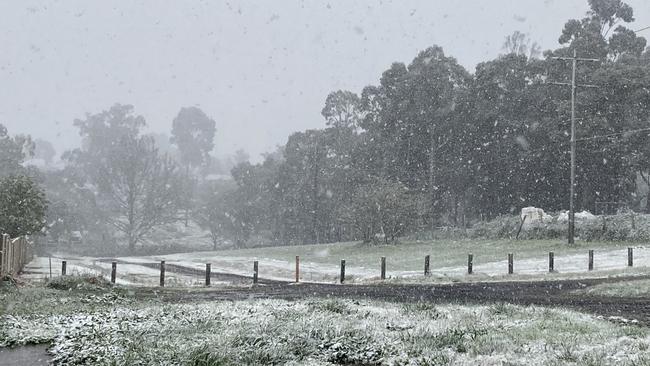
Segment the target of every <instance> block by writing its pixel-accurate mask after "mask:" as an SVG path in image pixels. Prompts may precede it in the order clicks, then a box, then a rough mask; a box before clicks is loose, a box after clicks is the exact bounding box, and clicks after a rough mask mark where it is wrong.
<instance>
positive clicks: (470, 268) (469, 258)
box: [467, 253, 474, 274]
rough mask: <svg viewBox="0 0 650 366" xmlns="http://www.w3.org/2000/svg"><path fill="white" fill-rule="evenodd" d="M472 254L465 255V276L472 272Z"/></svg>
mask: <svg viewBox="0 0 650 366" xmlns="http://www.w3.org/2000/svg"><path fill="white" fill-rule="evenodd" d="M473 267H474V254H472V253H469V254H468V255H467V274H472V273H473V272H474V268H473Z"/></svg>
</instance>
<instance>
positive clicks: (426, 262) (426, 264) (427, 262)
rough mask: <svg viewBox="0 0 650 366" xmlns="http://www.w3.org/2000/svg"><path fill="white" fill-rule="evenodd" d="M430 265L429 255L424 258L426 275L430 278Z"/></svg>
mask: <svg viewBox="0 0 650 366" xmlns="http://www.w3.org/2000/svg"><path fill="white" fill-rule="evenodd" d="M429 263H430V257H429V255H428V254H427V255H425V256H424V275H425V276H429V275H431V271H430V270H429Z"/></svg>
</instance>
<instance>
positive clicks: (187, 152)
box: [170, 107, 216, 168]
mask: <svg viewBox="0 0 650 366" xmlns="http://www.w3.org/2000/svg"><path fill="white" fill-rule="evenodd" d="M215 131H216V129H215V122H214V120H212V119H210V117H208V116H207V115H206V114H205V113H204V112H203V111H202V110H201V109H199V108H197V107H186V108H181V110H180V112H178V115H177V116H176V118H174V122H173V123H172V137H171V139H170V141H171V142H172V143H173V144H175V145H176V146H178V150H179V153H180V158H181V163H182V164H183V166H185V167H187V168H190V167H197V166H200V165H203V164H205V163H207V162H208V161H209V159H210V155H209V153H210V151H212V149H214V134H215Z"/></svg>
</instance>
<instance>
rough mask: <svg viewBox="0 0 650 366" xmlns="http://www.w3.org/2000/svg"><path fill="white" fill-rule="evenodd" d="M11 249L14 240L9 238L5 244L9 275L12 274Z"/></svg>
mask: <svg viewBox="0 0 650 366" xmlns="http://www.w3.org/2000/svg"><path fill="white" fill-rule="evenodd" d="M13 249H14V241H13V240H9V245H7V273H8V274H9V275H10V276H11V275H13V274H14V263H13V257H14V253H13Z"/></svg>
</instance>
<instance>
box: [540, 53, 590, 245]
mask: <svg viewBox="0 0 650 366" xmlns="http://www.w3.org/2000/svg"><path fill="white" fill-rule="evenodd" d="M552 59H554V60H565V61H566V60H571V66H572V67H571V84H569V83H551V84H555V85H565V86H570V87H571V188H570V193H569V196H570V197H569V233H568V243H569V244H571V245H572V244H574V243H575V240H574V238H575V205H574V200H575V183H576V88H577V85H576V66H577V64H578V61H600V60H598V59H595V58H580V57H578V56H577V54H576V50H575V49H574V50H573V57H552ZM580 86H581V87H587V88H595V87H596V86H594V85H580Z"/></svg>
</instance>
